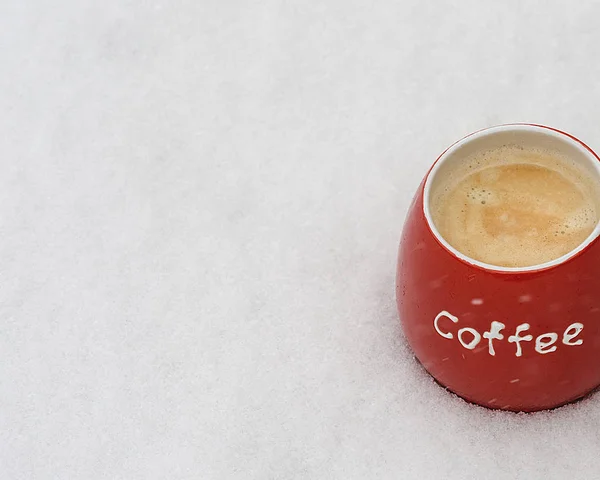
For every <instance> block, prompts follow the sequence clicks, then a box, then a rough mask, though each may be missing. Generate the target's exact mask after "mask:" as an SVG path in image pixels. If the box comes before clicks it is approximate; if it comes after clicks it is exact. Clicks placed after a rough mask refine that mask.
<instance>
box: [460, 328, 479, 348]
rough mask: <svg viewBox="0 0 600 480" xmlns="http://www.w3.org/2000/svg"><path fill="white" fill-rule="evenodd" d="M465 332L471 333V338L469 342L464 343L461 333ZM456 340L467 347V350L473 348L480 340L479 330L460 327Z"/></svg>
mask: <svg viewBox="0 0 600 480" xmlns="http://www.w3.org/2000/svg"><path fill="white" fill-rule="evenodd" d="M465 332H469V333H470V334H471V335H473V339H472V340H471V341H470V342H469V343H465V341H464V340H463V333H465ZM458 341H459V342H460V343H461V344H462V346H463V347H465V348H468V349H469V350H473V349H474V348H475V347H476V346H477V344H478V343H479V342H480V341H481V335H479V332H478V331H477V330H475V329H474V328H469V327H465V328H461V329H460V330H459V331H458Z"/></svg>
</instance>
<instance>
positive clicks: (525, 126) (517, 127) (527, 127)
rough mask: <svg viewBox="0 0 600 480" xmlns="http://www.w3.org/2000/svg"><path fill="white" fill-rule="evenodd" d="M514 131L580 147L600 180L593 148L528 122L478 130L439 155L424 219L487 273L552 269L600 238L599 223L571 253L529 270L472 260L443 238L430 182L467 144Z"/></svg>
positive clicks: (431, 174) (426, 197)
mask: <svg viewBox="0 0 600 480" xmlns="http://www.w3.org/2000/svg"><path fill="white" fill-rule="evenodd" d="M511 130H513V131H535V132H542V133H544V134H545V135H548V136H552V137H555V138H558V139H560V140H561V141H563V142H567V143H570V144H571V145H572V146H574V147H575V148H577V149H578V150H579V151H580V152H581V153H582V154H583V155H584V156H585V157H587V159H588V160H589V161H590V163H591V164H592V165H593V167H594V168H595V169H596V170H597V171H598V178H600V159H599V158H598V156H597V155H596V154H595V153H594V152H593V150H592V149H591V148H590V147H588V146H587V145H586V144H585V143H583V142H582V141H581V140H579V139H577V138H576V137H573V136H571V135H570V134H568V133H566V132H562V131H560V130H556V129H554V128H552V127H547V126H544V125H534V124H529V123H511V124H506V125H496V126H494V127H488V128H484V129H483V130H479V131H477V132H475V133H472V134H470V135H467V136H466V137H464V138H462V139H461V140H459V141H457V142H456V143H454V144H453V145H451V146H450V147H449V148H448V149H447V150H446V151H445V152H444V153H442V154H441V155H440V156H439V158H438V159H437V161H436V162H435V164H434V165H433V167H432V168H431V170H430V171H429V173H428V174H427V178H426V180H425V187H424V190H423V213H424V215H425V220H426V221H427V224H428V226H429V229H430V230H431V232H432V233H433V235H434V237H435V238H436V240H437V241H438V242H439V243H440V244H441V245H442V246H443V247H444V248H445V249H446V250H448V251H449V252H450V253H451V254H452V255H454V256H455V257H458V258H459V259H460V260H462V261H463V262H465V263H467V264H469V265H472V266H475V267H479V268H481V269H484V270H489V271H492V272H500V273H525V272H538V271H540V270H547V269H549V268H553V267H556V266H558V265H561V264H563V263H565V262H566V261H567V260H570V259H571V258H573V257H575V256H576V255H578V254H579V253H581V252H582V251H583V250H585V249H586V248H587V247H589V246H590V245H591V244H592V243H593V242H594V240H596V239H597V238H598V236H600V222H598V224H597V225H596V227H595V228H594V230H593V231H592V233H590V235H589V236H588V237H587V238H586V239H585V240H584V241H583V242H582V243H580V244H579V245H578V246H577V247H576V248H574V249H573V250H571V251H569V252H568V253H565V254H564V255H562V256H561V257H558V258H555V259H554V260H551V261H549V262H545V263H539V264H537V265H530V266H528V267H501V266H499V265H492V264H490V263H485V262H480V261H479V260H475V259H474V258H471V257H469V256H468V255H465V254H463V253H461V252H459V251H458V250H457V249H456V248H454V247H453V246H452V245H450V244H449V243H448V242H447V241H446V240H445V239H444V237H442V235H441V234H440V232H439V231H438V229H437V228H436V226H435V224H434V223H433V219H432V217H431V213H430V209H429V195H430V192H431V183H432V179H433V178H435V175H436V173H437V171H438V170H439V169H440V167H441V166H442V165H443V164H444V161H445V160H446V159H447V158H450V157H451V155H452V154H453V153H454V152H455V151H456V150H458V149H459V148H462V147H463V146H464V145H465V144H467V143H470V142H473V141H475V140H477V139H480V138H482V137H486V136H489V135H494V134H495V133H498V132H506V131H511Z"/></svg>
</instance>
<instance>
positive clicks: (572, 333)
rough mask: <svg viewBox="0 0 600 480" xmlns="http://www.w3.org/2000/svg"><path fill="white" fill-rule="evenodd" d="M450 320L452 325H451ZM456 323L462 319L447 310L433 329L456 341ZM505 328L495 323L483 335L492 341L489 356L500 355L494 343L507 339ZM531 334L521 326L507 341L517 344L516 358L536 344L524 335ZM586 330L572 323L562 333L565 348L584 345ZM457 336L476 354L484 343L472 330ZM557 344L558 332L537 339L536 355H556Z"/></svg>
mask: <svg viewBox="0 0 600 480" xmlns="http://www.w3.org/2000/svg"><path fill="white" fill-rule="evenodd" d="M448 320H449V321H450V322H451V323H449V322H448ZM452 323H459V320H458V317H456V316H454V315H452V314H451V313H449V312H447V311H446V310H442V311H441V312H440V313H438V314H437V316H436V317H435V320H434V321H433V327H434V328H435V331H436V332H437V333H438V334H440V335H441V336H442V337H444V338H447V339H452V338H454V334H453V333H452V332H451V331H450V330H451V329H452ZM505 327H506V325H505V324H504V323H502V322H496V321H493V322H492V323H491V324H490V329H489V330H488V331H487V332H484V333H483V338H485V339H487V341H488V353H489V354H490V355H496V351H495V350H494V340H503V339H504V335H502V333H501V332H502V330H504V328H505ZM527 330H529V324H528V323H522V324H520V325H517V327H516V328H515V332H514V334H513V335H510V336H509V337H508V339H507V340H508V343H514V344H515V356H517V357H520V356H521V355H523V348H522V347H521V343H524V342H531V341H533V335H531V334H527V335H523V333H525V332H527ZM582 330H583V323H572V324H571V325H569V326H568V327H567V328H565V330H564V332H563V333H562V339H561V341H562V344H563V345H568V346H577V345H581V344H583V340H582V339H576V338H577V336H578V335H579V334H580V333H581V331H582ZM456 336H457V338H458V341H459V342H460V344H461V345H462V346H463V347H464V348H466V349H468V350H473V349H474V348H475V347H476V346H477V345H478V344H479V342H481V337H482V335H481V334H480V333H479V332H478V331H477V330H475V329H474V328H471V327H463V328H461V329H459V330H458V332H457V334H456ZM557 341H558V333H556V332H548V333H543V334H541V335H538V336H537V337H536V339H535V351H536V352H537V353H540V354H542V355H544V354H546V353H552V352H554V351H556V349H557V346H556V345H555V343H556V342H557Z"/></svg>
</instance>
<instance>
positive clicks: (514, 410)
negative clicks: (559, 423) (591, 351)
mask: <svg viewBox="0 0 600 480" xmlns="http://www.w3.org/2000/svg"><path fill="white" fill-rule="evenodd" d="M414 358H415V361H416V362H417V363H418V364H419V365H420V366H421V368H422V369H423V370H424V371H425V373H427V375H429V376H430V377H431V378H432V379H433V381H434V382H435V383H436V384H438V385H439V386H440V387H441V388H443V389H444V390H446V391H447V392H449V393H451V394H452V395H455V396H457V397H458V398H460V399H461V400H463V401H465V402H467V403H469V404H471V405H475V406H477V407H482V408H485V409H487V410H493V411H502V412H510V413H537V412H549V411H553V410H556V409H558V408H561V407H565V406H567V405H571V404H573V403H578V402H581V401H582V400H585V399H587V398H589V397H591V396H593V395H594V394H595V393H597V392H599V391H600V384H598V385H596V386H595V387H593V388H591V389H590V390H588V391H586V392H584V393H582V394H581V395H578V396H577V397H575V398H573V399H571V400H566V401H564V402H561V403H559V404H556V405H553V406H550V407H531V408H518V407H510V406H507V407H495V406H490V405H486V404H484V403H479V402H478V401H476V400H472V399H470V398H469V397H468V396H465V395H462V394H460V393H458V392H455V391H454V390H452V389H451V388H450V387H447V386H446V385H444V384H443V383H441V382H440V381H439V380H438V379H437V378H435V377H434V376H433V375H432V374H431V373H430V372H429V371H428V370H427V368H425V366H424V365H423V363H422V362H421V361H420V360H419V359H418V358H417V357H416V356H415V357H414Z"/></svg>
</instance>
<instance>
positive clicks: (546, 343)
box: [535, 332, 558, 354]
mask: <svg viewBox="0 0 600 480" xmlns="http://www.w3.org/2000/svg"><path fill="white" fill-rule="evenodd" d="M545 338H548V339H549V340H544V339H545ZM557 340H558V334H557V333H554V332H550V333H544V334H543V335H540V336H538V337H537V338H536V339H535V351H536V352H538V353H542V354H545V353H551V352H554V351H555V350H556V345H554V346H553V347H550V345H552V344H554V343H555V342H556V341H557ZM547 347H550V348H547Z"/></svg>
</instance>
